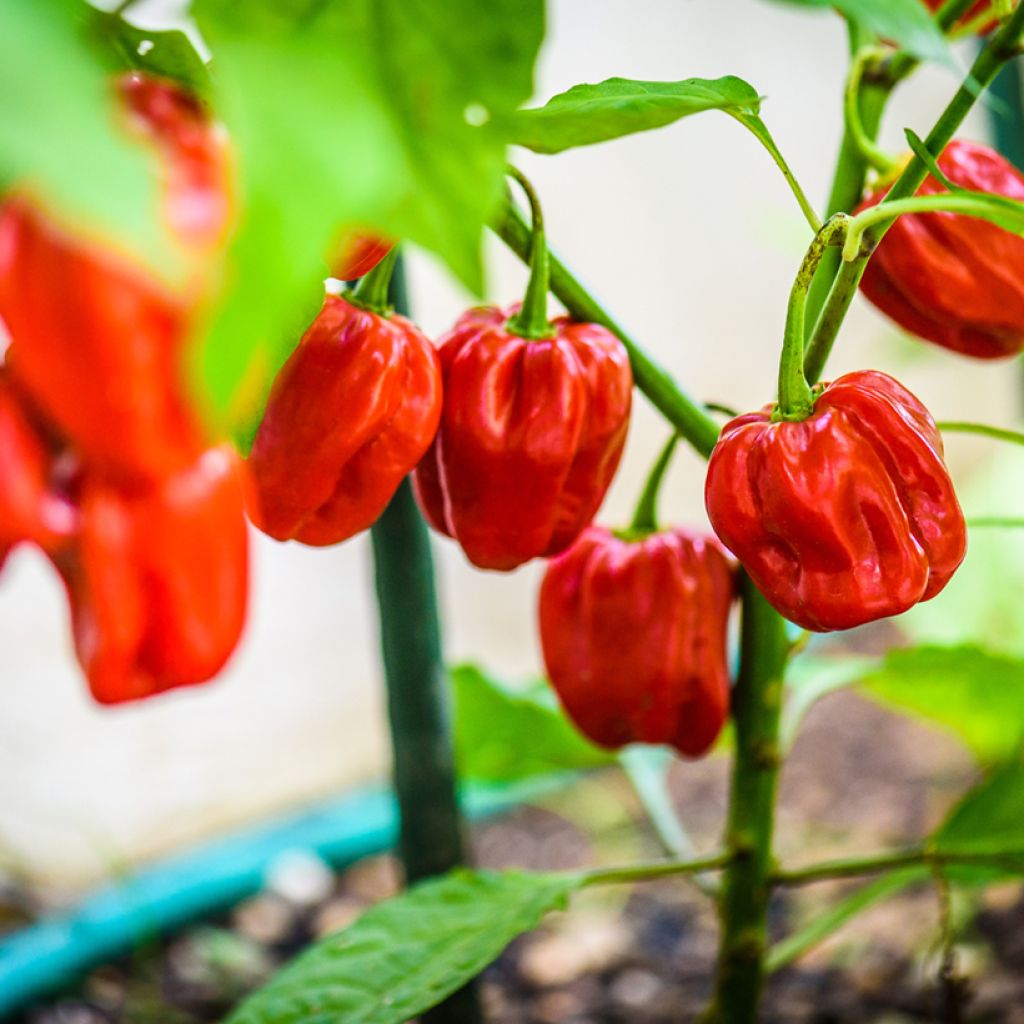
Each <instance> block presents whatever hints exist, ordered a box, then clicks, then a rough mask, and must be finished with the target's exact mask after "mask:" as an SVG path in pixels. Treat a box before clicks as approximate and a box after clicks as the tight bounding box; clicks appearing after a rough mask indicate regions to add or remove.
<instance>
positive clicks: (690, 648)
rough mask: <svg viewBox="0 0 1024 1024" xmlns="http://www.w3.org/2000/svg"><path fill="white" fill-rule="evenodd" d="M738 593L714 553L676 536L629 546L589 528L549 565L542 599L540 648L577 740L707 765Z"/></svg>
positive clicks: (717, 726) (689, 537)
mask: <svg viewBox="0 0 1024 1024" xmlns="http://www.w3.org/2000/svg"><path fill="white" fill-rule="evenodd" d="M734 592H735V573H734V571H733V568H732V566H731V565H730V563H729V560H728V559H727V558H726V556H725V554H724V552H723V551H722V549H721V548H720V547H719V545H718V543H717V541H715V540H714V538H712V537H707V536H701V535H699V534H695V533H690V532H687V531H685V530H681V529H670V530H663V531H659V532H656V533H651V534H648V535H647V536H644V537H641V538H638V539H635V540H631V539H622V538H619V537H616V536H615V535H614V534H612V533H611V532H610V531H608V530H606V529H603V528H601V527H595V526H591V527H589V528H588V529H586V530H585V531H584V532H583V534H582V536H581V537H580V539H579V540H578V541H577V542H576V543H575V544H574V545H573V546H572V547H571V548H569V550H568V551H566V552H564V553H563V554H561V555H559V556H558V557H557V558H554V559H552V561H551V562H550V563H549V564H548V568H547V571H546V572H545V574H544V580H543V583H542V584H541V589H540V637H541V646H542V649H543V652H544V663H545V665H546V667H547V671H548V676H549V678H550V679H551V684H552V686H553V687H554V688H555V692H556V693H557V694H558V696H559V699H560V700H561V702H562V704H563V705H564V707H565V709H566V711H567V712H568V714H569V717H570V718H572V720H573V721H574V722H575V723H576V725H577V726H578V728H579V729H580V731H581V732H582V733H583V734H584V735H585V736H587V737H589V738H590V739H591V740H593V741H594V742H595V743H598V744H600V745H601V746H603V747H611V748H617V747H621V746H624V745H625V744H627V743H637V742H639V743H658V744H661V743H664V744H668V745H670V746H672V747H675V749H676V750H678V751H679V752H680V753H681V754H683V755H684V756H686V757H699V756H700V755H701V754H703V753H705V752H706V751H707V750H708V749H709V748H710V747H711V745H712V744H713V743H714V741H715V738H716V737H717V736H718V734H719V732H720V731H721V729H722V726H723V724H724V723H725V719H726V717H727V715H728V710H729V670H728V661H727V645H726V638H727V629H728V622H729V610H730V607H731V605H732V600H733V595H734Z"/></svg>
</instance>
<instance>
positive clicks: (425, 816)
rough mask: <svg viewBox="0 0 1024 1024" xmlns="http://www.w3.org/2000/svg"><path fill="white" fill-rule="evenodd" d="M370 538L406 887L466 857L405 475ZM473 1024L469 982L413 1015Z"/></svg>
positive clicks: (418, 522)
mask: <svg viewBox="0 0 1024 1024" xmlns="http://www.w3.org/2000/svg"><path fill="white" fill-rule="evenodd" d="M391 301H392V303H393V305H394V307H395V309H397V310H398V311H399V312H403V313H404V312H406V311H407V310H408V308H409V306H408V299H407V297H406V294H405V282H404V277H403V274H402V261H401V259H400V258H399V261H398V263H397V265H396V268H395V276H394V277H393V278H392V281H391ZM370 536H371V539H372V541H373V558H374V565H375V568H376V581H377V603H378V608H379V611H380V635H381V648H382V651H383V655H384V675H385V679H386V681H387V697H388V720H389V723H390V727H391V745H392V752H393V759H394V765H393V773H394V786H395V795H396V797H397V800H398V809H399V820H400V826H399V828H400V831H399V842H398V852H399V856H400V857H401V860H402V866H403V868H404V870H405V877H406V881H407V882H408V883H412V882H416V881H419V880H420V879H422V878H429V877H430V876H432V875H440V874H444V873H445V872H446V871H450V870H451V869H452V868H455V867H458V866H459V865H461V864H463V863H465V854H466V851H465V845H464V839H463V821H462V815H461V813H460V810H459V804H458V797H457V794H456V773H455V761H454V756H453V750H452V737H451V719H450V714H449V708H448V677H447V673H446V671H445V666H444V659H443V657H442V654H441V623H440V619H439V616H438V610H437V596H436V594H435V591H434V565H433V559H432V558H431V554H430V539H429V536H428V534H427V527H426V524H425V523H424V521H423V517H422V516H421V515H420V513H419V509H418V508H417V507H416V501H415V499H414V498H413V493H412V486H411V484H410V482H409V480H408V479H406V480H404V481H403V482H402V485H401V486H400V487H399V488H398V491H397V492H396V493H395V496H394V497H393V498H392V499H391V503H390V504H389V505H388V507H387V509H386V510H385V512H384V514H383V515H382V516H381V517H380V519H379V520H378V521H377V523H376V524H375V525H374V526H373V528H372V529H371V531H370ZM481 1019H482V1018H481V1013H480V1005H479V1000H478V997H477V991H476V988H475V987H474V986H473V985H468V986H466V988H464V989H462V990H460V991H459V992H456V993H455V994H454V995H452V996H450V997H449V998H448V999H446V1000H445V1001H444V1002H443V1003H441V1004H439V1005H438V1006H436V1007H435V1008H434V1009H433V1010H431V1011H430V1012H429V1013H426V1014H423V1015H422V1017H421V1020H423V1021H424V1022H429V1024H479V1022H480V1021H481Z"/></svg>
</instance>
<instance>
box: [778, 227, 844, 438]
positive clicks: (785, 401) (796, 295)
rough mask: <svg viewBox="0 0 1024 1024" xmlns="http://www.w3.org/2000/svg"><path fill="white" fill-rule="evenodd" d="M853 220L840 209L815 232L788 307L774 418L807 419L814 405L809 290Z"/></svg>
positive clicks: (798, 273)
mask: <svg viewBox="0 0 1024 1024" xmlns="http://www.w3.org/2000/svg"><path fill="white" fill-rule="evenodd" d="M849 223H850V217H849V215H848V214H845V213H837V214H835V215H834V216H832V217H830V218H829V219H828V220H827V221H826V222H825V225H824V227H822V229H821V230H820V231H819V232H818V233H817V234H816V235H815V236H814V240H813V241H812V242H811V245H810V248H808V250H807V254H806V255H805V256H804V259H803V263H801V264H800V269H799V270H798V271H797V275H796V280H795V281H794V282H793V290H792V291H791V292H790V293H789V306H788V308H787V310H786V330H785V334H784V335H783V340H782V357H781V358H780V360H779V401H778V405H776V407H775V411H774V413H773V414H772V419H775V420H805V419H807V417H808V416H810V414H811V410H812V409H813V408H814V395H813V393H812V391H811V386H810V384H808V383H807V377H806V375H805V374H804V317H805V312H806V308H807V293H808V291H809V289H810V287H811V281H812V280H813V279H814V272H815V271H816V270H817V269H818V264H819V263H821V258H822V256H824V254H825V252H826V251H827V249H828V248H829V246H832V245H839V244H841V243H842V241H843V239H844V238H845V237H846V228H847V225H848V224H849Z"/></svg>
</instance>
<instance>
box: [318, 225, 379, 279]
mask: <svg viewBox="0 0 1024 1024" xmlns="http://www.w3.org/2000/svg"><path fill="white" fill-rule="evenodd" d="M393 248H394V243H393V242H388V241H386V240H385V239H383V238H376V237H374V236H373V235H358V234H355V235H349V236H348V237H347V238H346V239H345V241H344V243H343V244H342V247H341V253H340V255H339V256H338V259H337V261H336V264H335V266H334V267H333V268H332V271H331V273H332V274H333V276H334V277H336V278H338V279H339V280H341V281H354V280H355V279H356V278H357V277H364V276H365V275H366V274H368V273H369V272H370V271H371V270H373V268H374V267H375V266H377V264H378V263H380V261H381V260H382V259H384V257H385V256H387V254H388V253H389V252H391V250H392V249H393Z"/></svg>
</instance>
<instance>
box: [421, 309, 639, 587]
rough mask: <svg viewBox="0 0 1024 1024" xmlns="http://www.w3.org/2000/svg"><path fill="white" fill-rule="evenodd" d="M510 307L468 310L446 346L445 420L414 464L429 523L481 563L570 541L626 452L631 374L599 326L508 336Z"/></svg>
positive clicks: (500, 564)
mask: <svg viewBox="0 0 1024 1024" xmlns="http://www.w3.org/2000/svg"><path fill="white" fill-rule="evenodd" d="M514 312H515V308H514V307H513V309H510V310H508V311H502V310H500V309H497V308H494V307H485V308H479V309H472V310H470V311H469V312H467V313H466V314H464V315H463V316H462V318H461V319H460V320H459V321H458V323H457V324H456V325H455V327H454V328H453V329H452V330H451V331H450V332H449V333H448V334H447V335H446V336H445V337H444V338H442V339H441V341H440V342H439V346H440V353H441V369H442V374H443V376H444V389H445V400H444V409H443V411H442V414H441V427H440V429H439V431H438V434H437V438H436V439H435V441H434V444H433V445H432V446H431V449H430V451H429V452H428V453H427V456H426V457H425V458H424V460H423V461H422V462H421V463H420V465H419V466H418V467H417V469H416V473H415V476H414V482H415V488H416V494H417V497H418V498H419V502H420V505H421V507H422V509H423V512H424V515H425V516H426V518H427V521H428V522H429V523H430V525H431V526H433V527H434V529H435V530H438V531H439V532H441V533H444V534H447V535H448V536H450V537H454V538H455V539H456V540H457V541H458V542H459V544H460V545H461V546H462V549H463V551H464V552H465V553H466V557H467V558H468V559H469V560H470V561H471V562H472V563H473V564H474V565H476V566H479V567H480V568H482V569H498V570H509V569H514V568H515V567H516V566H518V565H521V564H522V563H523V562H526V561H528V560H529V559H531V558H537V557H540V556H551V555H554V554H557V553H558V552H560V551H563V550H564V549H565V548H567V547H568V546H569V545H570V544H571V543H572V542H573V541H574V540H575V539H576V538H577V537H578V536H579V534H580V532H581V531H582V530H583V528H584V527H585V526H587V524H588V523H589V522H590V520H591V519H592V518H593V517H594V514H595V513H596V512H597V509H598V507H599V506H600V504H601V501H602V499H603V498H604V495H605V492H606V491H607V489H608V485H609V484H610V483H611V479H612V476H613V475H614V473H615V469H616V467H617V466H618V463H619V458H620V456H621V455H622V446H623V444H624V443H625V440H626V431H627V429H628V426H629V410H630V400H631V389H632V383H633V379H632V374H631V371H630V366H629V357H628V355H627V354H626V350H625V349H624V348H623V346H622V343H621V342H620V341H619V340H618V338H616V337H615V336H614V335H613V334H611V332H609V331H608V330H606V329H605V328H604V327H601V326H599V325H597V324H583V323H574V322H573V321H572V320H569V319H568V318H566V317H562V318H559V319H557V320H555V321H554V322H553V324H552V325H551V326H552V330H553V336H552V337H550V338H543V339H536V340H528V339H525V338H521V337H518V336H516V335H515V334H512V333H510V331H509V330H508V329H507V321H508V319H509V317H510V316H511V315H512V314H513V313H514Z"/></svg>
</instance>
